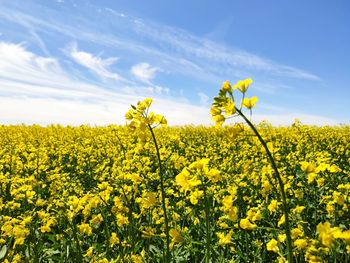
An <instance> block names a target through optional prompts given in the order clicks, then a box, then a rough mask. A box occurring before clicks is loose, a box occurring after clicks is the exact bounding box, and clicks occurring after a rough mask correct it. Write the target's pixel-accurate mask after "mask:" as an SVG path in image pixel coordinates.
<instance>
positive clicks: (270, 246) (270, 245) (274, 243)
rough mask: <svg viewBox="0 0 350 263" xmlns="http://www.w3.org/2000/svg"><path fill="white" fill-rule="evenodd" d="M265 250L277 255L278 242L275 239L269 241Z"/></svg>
mask: <svg viewBox="0 0 350 263" xmlns="http://www.w3.org/2000/svg"><path fill="white" fill-rule="evenodd" d="M266 248H267V250H268V251H272V252H275V253H278V252H279V251H280V249H279V248H278V241H277V240H276V239H274V238H273V239H271V240H270V241H269V242H268V243H267V244H266Z"/></svg>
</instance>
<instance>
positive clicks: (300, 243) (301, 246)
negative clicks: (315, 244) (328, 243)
mask: <svg viewBox="0 0 350 263" xmlns="http://www.w3.org/2000/svg"><path fill="white" fill-rule="evenodd" d="M293 244H294V246H296V247H297V248H298V249H305V248H306V247H307V246H308V242H307V240H306V239H304V238H302V239H297V240H295V241H294V243H293Z"/></svg>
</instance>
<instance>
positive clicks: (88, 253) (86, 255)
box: [84, 247, 94, 258]
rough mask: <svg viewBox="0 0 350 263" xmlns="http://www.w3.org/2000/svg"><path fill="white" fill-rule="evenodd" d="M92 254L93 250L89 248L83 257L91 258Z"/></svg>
mask: <svg viewBox="0 0 350 263" xmlns="http://www.w3.org/2000/svg"><path fill="white" fill-rule="evenodd" d="M93 253H94V248H93V247H89V248H88V250H87V251H86V253H85V255H84V256H85V257H89V258H91V257H92V256H93Z"/></svg>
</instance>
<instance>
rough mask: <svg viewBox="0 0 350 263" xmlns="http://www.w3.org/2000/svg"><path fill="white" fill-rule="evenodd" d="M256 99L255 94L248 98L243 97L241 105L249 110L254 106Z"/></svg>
mask: <svg viewBox="0 0 350 263" xmlns="http://www.w3.org/2000/svg"><path fill="white" fill-rule="evenodd" d="M257 101H258V97H256V96H253V97H251V98H250V99H249V98H244V99H243V101H242V105H243V106H244V107H246V108H247V109H249V110H250V109H252V108H253V107H254V105H255V103H256V102H257Z"/></svg>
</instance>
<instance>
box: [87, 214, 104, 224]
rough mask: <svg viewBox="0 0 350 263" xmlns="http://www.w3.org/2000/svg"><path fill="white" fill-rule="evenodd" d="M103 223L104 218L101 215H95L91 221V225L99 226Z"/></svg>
mask: <svg viewBox="0 0 350 263" xmlns="http://www.w3.org/2000/svg"><path fill="white" fill-rule="evenodd" d="M102 221H103V217H102V215H101V214H98V215H93V216H92V218H91V220H90V224H92V225H97V224H99V223H101V222H102Z"/></svg>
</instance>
